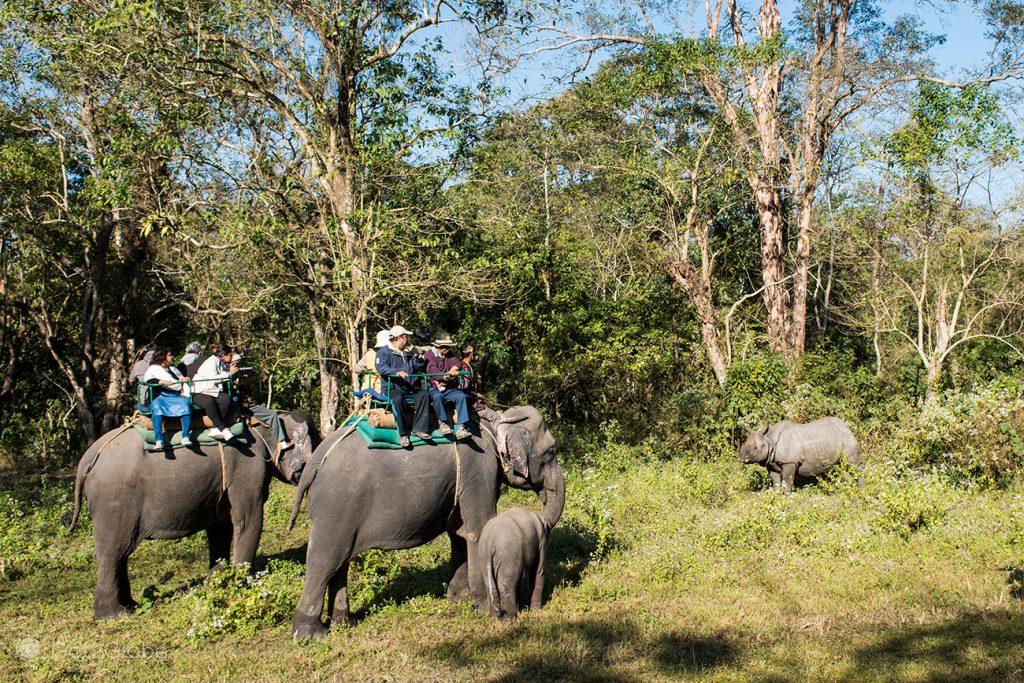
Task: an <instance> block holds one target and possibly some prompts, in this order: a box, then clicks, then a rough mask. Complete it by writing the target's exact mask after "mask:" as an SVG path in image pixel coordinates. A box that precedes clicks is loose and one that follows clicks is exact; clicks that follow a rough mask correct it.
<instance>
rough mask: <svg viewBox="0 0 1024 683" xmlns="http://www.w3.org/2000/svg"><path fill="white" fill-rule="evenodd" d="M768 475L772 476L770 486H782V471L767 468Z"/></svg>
mask: <svg viewBox="0 0 1024 683" xmlns="http://www.w3.org/2000/svg"><path fill="white" fill-rule="evenodd" d="M768 476H769V477H771V478H772V488H773V489H777V488H779V487H780V486H782V472H779V471H778V470H771V469H770V470H768Z"/></svg>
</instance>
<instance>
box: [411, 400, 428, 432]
mask: <svg viewBox="0 0 1024 683" xmlns="http://www.w3.org/2000/svg"><path fill="white" fill-rule="evenodd" d="M412 404H413V407H414V409H415V411H416V413H415V417H414V419H413V425H412V431H413V432H421V433H424V434H429V433H430V394H428V393H427V390H426V389H417V390H416V392H415V393H413V395H412Z"/></svg>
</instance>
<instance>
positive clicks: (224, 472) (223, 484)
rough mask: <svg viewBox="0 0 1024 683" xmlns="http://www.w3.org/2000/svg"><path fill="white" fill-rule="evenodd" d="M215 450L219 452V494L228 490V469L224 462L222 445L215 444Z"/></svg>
mask: <svg viewBox="0 0 1024 683" xmlns="http://www.w3.org/2000/svg"><path fill="white" fill-rule="evenodd" d="M217 450H218V451H220V490H221V493H223V492H224V491H227V490H228V468H227V463H226V462H225V461H224V443H223V442H222V441H218V442H217Z"/></svg>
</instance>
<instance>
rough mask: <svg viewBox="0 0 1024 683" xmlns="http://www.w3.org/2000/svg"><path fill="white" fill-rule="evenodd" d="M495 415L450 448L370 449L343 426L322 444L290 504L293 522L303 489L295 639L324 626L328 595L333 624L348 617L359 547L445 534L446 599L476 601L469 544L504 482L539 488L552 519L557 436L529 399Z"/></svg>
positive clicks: (389, 546)
mask: <svg viewBox="0 0 1024 683" xmlns="http://www.w3.org/2000/svg"><path fill="white" fill-rule="evenodd" d="M498 415H499V416H498V419H497V420H496V421H494V422H486V421H484V422H481V424H480V426H481V435H480V436H474V437H473V438H471V439H468V440H465V441H460V442H458V444H457V445H452V444H437V445H423V446H417V447H416V448H415V449H413V450H401V451H398V450H395V451H390V450H371V449H370V448H368V447H367V445H366V443H365V442H364V441H363V440H362V439H361V438H360V437H359V436H358V435H353V436H347V438H346V431H347V430H344V429H343V430H339V432H337V433H336V434H334V435H332V436H330V437H328V438H327V439H326V440H325V441H324V442H323V443H322V444H320V447H319V448H318V449H317V451H316V452H315V453H313V457H312V461H311V464H310V466H309V467H307V468H306V470H305V472H304V473H303V476H302V480H301V481H300V482H299V490H298V491H297V492H296V499H295V507H294V509H293V511H292V521H293V522H294V520H295V516H296V515H297V514H298V509H299V505H300V503H301V500H302V496H303V495H304V493H306V492H307V490H308V494H309V501H308V511H309V517H310V520H311V522H312V528H311V530H310V536H309V545H308V547H307V550H306V581H305V584H304V585H303V587H302V596H301V597H300V598H299V604H298V606H297V607H296V609H295V617H294V619H293V621H292V633H293V635H294V636H295V637H297V638H317V637H320V636H323V635H324V634H325V633H326V632H327V628H328V627H327V625H325V624H324V623H323V622H322V621H321V614H322V612H323V606H324V594H325V592H326V593H327V597H328V601H327V602H328V605H329V606H330V607H329V609H330V615H329V619H330V622H336V621H342V622H347V621H348V618H349V611H348V594H347V585H348V565H349V561H350V560H351V559H352V558H353V557H355V556H356V555H358V554H359V553H360V552H362V551H364V550H368V549H370V548H376V549H380V550H399V549H402V548H412V547H415V546H418V545H423V544H424V543H427V542H429V541H431V540H432V539H434V538H436V537H437V536H439V535H440V534H441V533H443V532H447V533H448V537H449V538H450V539H451V544H452V560H451V569H452V577H451V580H450V582H449V584H448V597H449V598H451V599H453V600H456V599H461V598H462V597H464V596H465V595H466V593H467V592H468V593H469V594H470V597H472V598H473V600H474V602H476V603H477V604H478V605H482V604H483V602H484V596H485V595H486V588H485V586H484V581H483V572H482V571H481V568H480V566H479V564H480V563H479V562H478V561H477V553H476V545H477V540H478V539H479V535H480V531H481V530H482V529H483V526H484V524H485V523H486V522H487V520H489V519H490V518H491V517H493V516H494V515H495V512H496V505H497V501H498V491H499V488H500V487H501V484H502V483H507V484H509V485H511V486H514V487H516V488H522V489H529V490H533V491H536V492H538V493H539V494H540V497H541V500H542V502H543V504H544V514H545V517H546V518H547V519H551V520H553V521H554V522H557V521H558V519H559V518H560V517H561V514H562V508H563V506H564V504H565V483H564V481H563V479H562V470H561V468H560V467H559V465H558V461H557V459H556V457H555V440H554V438H553V437H552V436H551V433H550V432H549V431H548V429H547V426H546V425H545V424H544V418H543V417H541V415H540V413H538V412H537V411H536V410H535V409H534V408H531V407H529V406H519V407H514V408H511V409H509V410H507V411H505V412H504V413H500V414H498ZM342 438H345V440H344V441H342V442H340V443H339V439H342ZM456 449H457V451H456ZM456 452H457V453H458V455H457V456H456ZM325 456H326V457H325ZM499 460H500V462H501V463H502V466H499ZM330 622H329V623H330Z"/></svg>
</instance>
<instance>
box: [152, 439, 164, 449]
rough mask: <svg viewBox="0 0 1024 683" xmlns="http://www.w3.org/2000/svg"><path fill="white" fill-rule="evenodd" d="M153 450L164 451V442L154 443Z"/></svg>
mask: <svg viewBox="0 0 1024 683" xmlns="http://www.w3.org/2000/svg"><path fill="white" fill-rule="evenodd" d="M153 449H154V450H157V451H162V450H163V449H164V442H163V441H157V442H156V443H154V444H153Z"/></svg>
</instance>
